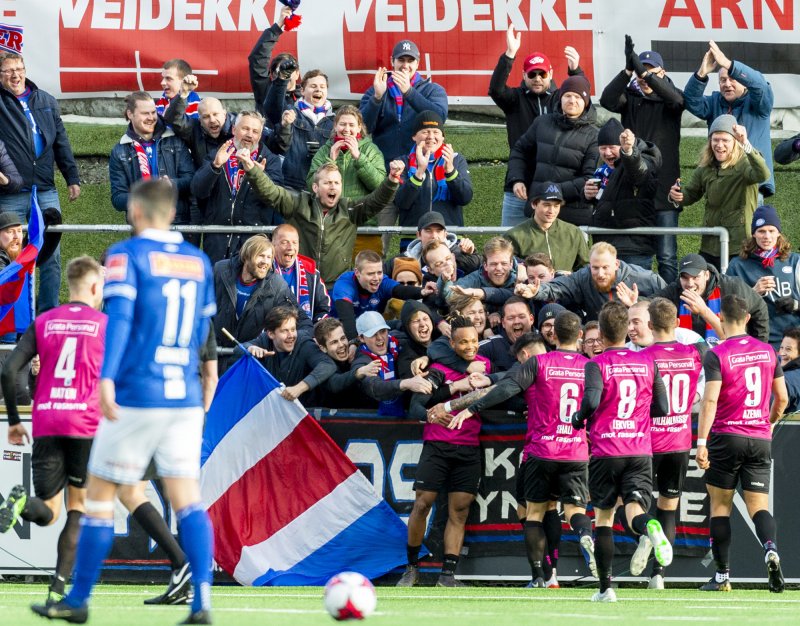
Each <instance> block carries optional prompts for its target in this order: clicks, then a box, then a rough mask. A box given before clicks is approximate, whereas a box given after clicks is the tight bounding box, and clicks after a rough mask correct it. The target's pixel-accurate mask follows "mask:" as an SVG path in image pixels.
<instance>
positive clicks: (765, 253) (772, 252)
mask: <svg viewBox="0 0 800 626" xmlns="http://www.w3.org/2000/svg"><path fill="white" fill-rule="evenodd" d="M756 254H757V255H758V256H759V257H760V258H761V265H762V267H775V257H777V256H778V248H770V249H769V250H758V251H757V252H756Z"/></svg>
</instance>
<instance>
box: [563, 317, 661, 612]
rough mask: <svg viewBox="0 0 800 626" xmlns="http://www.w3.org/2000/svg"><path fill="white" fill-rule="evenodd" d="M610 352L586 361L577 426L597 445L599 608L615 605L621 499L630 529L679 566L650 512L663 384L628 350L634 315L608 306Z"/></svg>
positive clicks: (593, 471)
mask: <svg viewBox="0 0 800 626" xmlns="http://www.w3.org/2000/svg"><path fill="white" fill-rule="evenodd" d="M598 321H599V322H600V334H601V336H602V337H603V343H604V344H605V346H606V349H605V351H604V352H603V353H602V354H600V355H598V356H596V357H595V358H594V359H593V360H591V361H589V362H588V363H586V365H585V366H584V373H585V377H586V386H585V388H584V392H583V400H582V401H581V408H580V410H579V411H578V412H577V413H576V414H574V415H573V416H572V425H573V426H574V427H575V428H583V427H584V425H587V426H588V430H589V437H590V439H591V442H592V460H591V461H590V462H589V494H590V496H591V498H592V505H593V506H594V509H595V527H596V531H595V557H596V559H597V571H598V577H599V578H600V591H598V592H596V593H595V594H594V595H593V596H592V601H593V602H616V601H617V596H616V593H615V592H614V590H613V589H612V588H611V562H612V561H613V559H614V533H613V530H612V528H611V526H612V524H613V522H614V510H615V507H616V503H617V499H618V498H620V497H621V498H622V501H623V503H624V505H625V516H626V518H627V521H628V527H629V528H631V529H632V530H633V532H635V533H636V534H637V535H645V534H646V535H647V536H648V537H649V539H650V541H651V543H652V545H653V548H654V549H655V554H656V559H657V560H658V562H659V563H661V565H663V566H667V565H669V564H670V563H671V562H672V546H671V545H670V543H669V541H668V540H667V538H666V537H665V536H664V531H663V530H662V528H661V524H659V522H658V520H657V519H655V518H653V517H652V516H651V515H650V514H649V513H647V510H648V509H649V508H650V501H651V499H652V497H653V464H652V448H651V444H650V417H651V416H663V415H666V414H667V413H668V411H669V406H668V404H667V394H666V391H665V389H664V381H663V380H662V379H661V376H660V375H659V372H658V368H657V367H656V366H655V363H653V359H652V357H650V356H648V355H646V354H643V353H642V352H633V351H631V350H629V349H628V348H626V347H625V337H626V335H627V329H628V310H627V309H626V308H625V306H624V305H623V304H621V303H619V302H608V303H606V304H605V305H604V306H603V308H602V309H601V310H600V319H599V320H598Z"/></svg>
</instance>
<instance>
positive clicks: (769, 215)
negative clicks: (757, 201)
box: [750, 204, 781, 234]
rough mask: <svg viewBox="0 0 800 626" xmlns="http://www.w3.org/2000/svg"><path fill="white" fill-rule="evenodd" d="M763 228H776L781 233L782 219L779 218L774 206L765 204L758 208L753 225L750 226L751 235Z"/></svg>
mask: <svg viewBox="0 0 800 626" xmlns="http://www.w3.org/2000/svg"><path fill="white" fill-rule="evenodd" d="M762 226H774V227H775V228H777V229H778V232H780V231H781V218H780V217H778V211H777V210H776V209H775V207H774V206H772V205H770V204H765V205H763V206H760V207H757V208H756V210H755V212H754V213H753V223H752V225H751V226H750V234H753V233H754V232H756V230H758V229H759V228H761V227H762Z"/></svg>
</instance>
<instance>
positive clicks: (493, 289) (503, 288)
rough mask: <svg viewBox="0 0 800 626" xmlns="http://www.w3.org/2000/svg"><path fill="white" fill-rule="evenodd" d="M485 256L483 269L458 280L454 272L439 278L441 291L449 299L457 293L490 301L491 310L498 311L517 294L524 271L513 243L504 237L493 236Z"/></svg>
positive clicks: (487, 243) (486, 301)
mask: <svg viewBox="0 0 800 626" xmlns="http://www.w3.org/2000/svg"><path fill="white" fill-rule="evenodd" d="M483 257H484V259H485V260H484V262H483V268H481V269H479V270H475V271H474V272H472V273H471V274H467V275H466V276H464V277H462V278H459V279H458V280H456V277H455V276H454V275H453V273H452V272H451V273H449V274H442V275H441V276H440V277H439V282H438V288H439V293H441V294H442V295H443V296H444V298H445V300H446V299H447V298H449V297H450V295H451V294H453V293H460V294H462V295H470V296H475V297H476V298H480V299H481V300H482V301H483V302H485V303H486V305H487V309H488V310H489V312H490V313H494V312H496V311H498V310H499V309H500V307H501V306H502V305H503V303H505V301H506V300H508V299H509V298H510V297H511V296H513V295H514V285H515V284H516V282H517V272H518V271H520V270H519V268H518V265H517V260H516V258H514V248H513V246H512V245H511V242H510V241H508V239H503V238H502V237H492V238H491V239H489V240H488V241H487V242H486V243H485V244H484V246H483ZM453 281H455V282H453Z"/></svg>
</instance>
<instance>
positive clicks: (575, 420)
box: [572, 411, 586, 430]
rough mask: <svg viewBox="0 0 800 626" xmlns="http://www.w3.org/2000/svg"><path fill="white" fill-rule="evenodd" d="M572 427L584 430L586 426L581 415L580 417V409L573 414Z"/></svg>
mask: <svg viewBox="0 0 800 626" xmlns="http://www.w3.org/2000/svg"><path fill="white" fill-rule="evenodd" d="M572 427H573V428H574V429H575V430H583V429H584V428H585V427H586V422H584V421H583V420H582V419H581V418H580V417H578V411H575V412H574V413H573V414H572Z"/></svg>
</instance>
